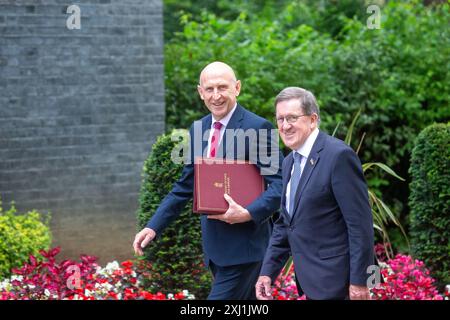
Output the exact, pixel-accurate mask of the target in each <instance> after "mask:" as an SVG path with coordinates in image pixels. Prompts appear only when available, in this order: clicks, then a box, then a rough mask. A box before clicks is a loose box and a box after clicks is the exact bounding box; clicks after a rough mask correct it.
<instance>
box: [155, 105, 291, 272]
mask: <svg viewBox="0 0 450 320" xmlns="http://www.w3.org/2000/svg"><path fill="white" fill-rule="evenodd" d="M211 119H212V116H211V114H209V115H207V116H205V117H204V118H202V119H201V120H200V121H196V122H194V124H193V125H192V126H191V129H190V137H191V160H192V159H193V158H194V157H196V156H201V155H202V154H199V153H203V155H204V154H205V151H206V149H207V146H208V141H207V139H205V140H204V141H203V142H202V143H201V150H200V152H199V150H195V146H194V144H195V143H197V144H198V143H200V140H202V137H203V135H204V133H205V132H206V131H207V130H210V128H211V121H212V120H211ZM197 129H200V130H197ZM226 129H235V131H234V132H239V131H236V130H238V129H241V130H244V132H245V130H247V129H253V130H260V129H273V126H272V124H271V123H270V122H269V121H267V120H265V119H263V118H261V117H259V116H257V115H256V114H254V113H252V112H249V111H247V110H246V109H244V108H243V107H242V106H240V105H239V104H238V105H237V107H236V110H235V111H234V113H233V115H232V117H231V119H230V121H229V123H228V125H227V127H226ZM198 131H201V132H198ZM240 132H241V133H242V131H240ZM254 132H257V133H258V134H257V135H256V136H253V137H251V135H250V136H249V137H248V138H246V139H247V140H246V141H247V142H249V141H250V140H251V141H252V143H255V142H256V143H258V144H257V146H258V149H257V152H258V154H260V153H261V152H263V151H264V152H265V151H268V154H269V155H271V154H272V153H275V155H276V156H275V158H276V159H277V162H278V165H277V168H276V170H275V172H274V173H273V174H271V175H264V179H265V182H266V184H267V188H266V191H265V192H264V193H263V194H262V195H261V196H260V197H259V198H258V199H256V200H255V201H254V202H253V203H251V204H250V205H249V206H247V210H248V211H249V212H250V214H251V216H252V221H249V222H245V223H239V224H233V225H230V224H228V223H225V222H223V221H219V220H211V219H207V216H206V215H202V216H201V217H200V220H201V227H202V243H203V251H204V256H205V264H206V265H208V264H209V261H210V260H212V261H213V262H214V263H215V264H217V265H219V266H230V265H236V264H244V263H250V262H256V261H262V259H263V258H264V253H265V251H266V249H267V245H268V242H269V238H270V233H271V229H272V227H271V223H270V217H271V216H272V214H273V213H274V212H276V211H277V210H278V209H279V207H280V198H281V189H282V182H281V163H282V162H283V156H282V154H281V153H280V151H279V149H278V141H277V142H276V144H275V146H276V148H275V149H274V150H272V148H271V144H270V141H271V140H270V139H267V141H266V142H265V141H262V140H261V139H260V138H261V137H260V134H259V131H254ZM275 136H276V135H275ZM206 137H207V135H206ZM227 138H228V139H227ZM255 139H256V140H255ZM260 140H261V141H260ZM259 142H261V143H259ZM253 146H255V144H253ZM233 147H234V148H233ZM197 149H199V148H197ZM251 150H252V148H251V147H250V144H249V143H246V144H245V148H242V144H239V145H238V143H237V138H236V136H233V138H232V139H230V137H227V132H225V133H224V136H223V139H222V142H221V145H220V146H219V152H218V155H217V156H219V155H223V157H227V158H230V157H233V158H234V159H240V160H247V161H248V160H249V159H250V156H251V153H252V151H251ZM233 151H235V152H233ZM264 162H265V161H262V162H261V161H259V160H258V162H257V166H258V167H259V168H263V167H267V166H265V165H264ZM193 187H194V165H193V162H192V161H191V163H190V164H185V166H184V168H183V172H182V175H181V177H180V179H179V180H178V181H177V182H176V183H175V184H174V185H173V188H172V191H171V192H170V193H169V194H168V195H167V196H166V197H165V198H164V200H163V201H162V202H161V204H160V206H159V208H158V209H157V211H156V212H155V214H154V216H153V217H152V218H151V219H150V221H149V222H148V224H147V227H148V228H151V229H153V230H155V231H156V233H157V234H159V233H161V231H162V230H163V229H164V228H165V227H166V226H167V225H168V224H169V223H170V222H172V221H173V220H175V219H176V218H177V217H178V215H179V214H180V212H181V210H182V209H183V207H184V206H185V205H186V203H187V202H188V201H189V199H191V198H192V196H193Z"/></svg>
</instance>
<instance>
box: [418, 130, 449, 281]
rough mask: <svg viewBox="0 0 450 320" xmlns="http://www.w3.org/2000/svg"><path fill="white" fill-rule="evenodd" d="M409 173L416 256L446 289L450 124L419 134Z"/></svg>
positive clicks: (447, 273)
mask: <svg viewBox="0 0 450 320" xmlns="http://www.w3.org/2000/svg"><path fill="white" fill-rule="evenodd" d="M410 174H411V184H410V188H411V194H410V202H409V204H410V207H411V215H410V218H411V230H410V232H411V242H412V250H413V254H414V256H415V257H416V258H417V259H420V260H423V261H424V262H425V264H426V265H427V267H429V268H430V270H431V272H432V274H433V276H434V277H436V278H437V280H438V282H439V284H440V285H441V286H443V285H445V284H448V283H450V260H449V257H450V242H449V239H450V216H449V213H450V123H447V124H433V125H431V126H429V127H427V128H426V129H424V130H423V131H422V132H421V133H420V134H419V136H418V137H417V139H416V141H415V147H414V149H413V152H412V156H411V167H410Z"/></svg>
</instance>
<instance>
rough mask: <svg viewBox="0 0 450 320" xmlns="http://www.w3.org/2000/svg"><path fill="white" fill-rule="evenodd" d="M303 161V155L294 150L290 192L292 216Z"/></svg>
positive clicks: (290, 211)
mask: <svg viewBox="0 0 450 320" xmlns="http://www.w3.org/2000/svg"><path fill="white" fill-rule="evenodd" d="M301 161H302V155H301V154H299V153H297V152H295V151H294V172H292V175H291V187H290V188H291V190H290V194H289V215H291V216H292V214H293V213H294V207H295V194H296V193H297V187H298V184H299V182H300V176H301V174H302V172H301V167H300V163H301Z"/></svg>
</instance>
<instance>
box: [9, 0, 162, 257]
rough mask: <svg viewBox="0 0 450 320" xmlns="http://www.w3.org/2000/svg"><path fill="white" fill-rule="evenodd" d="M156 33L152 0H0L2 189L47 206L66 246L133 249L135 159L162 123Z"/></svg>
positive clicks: (109, 253)
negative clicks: (77, 13)
mask: <svg viewBox="0 0 450 320" xmlns="http://www.w3.org/2000/svg"><path fill="white" fill-rule="evenodd" d="M71 4H77V5H78V6H79V7H80V9H81V29H80V30H77V29H74V30H69V29H68V28H67V27H66V20H67V18H68V17H69V16H70V14H67V13H66V10H67V7H68V6H69V5H71ZM162 34H163V30H162V1H161V0H110V1H108V0H84V1H74V2H70V1H59V0H40V1H33V0H27V1H24V0H22V1H6V0H0V195H1V197H2V200H3V205H4V207H9V202H10V201H11V200H14V201H15V202H16V206H17V208H18V210H19V211H20V212H23V211H25V210H28V209H39V210H41V211H45V212H46V211H50V212H51V215H52V219H51V227H52V231H53V236H54V245H61V246H62V249H63V255H66V256H69V257H78V255H79V254H81V253H87V254H93V255H97V256H99V257H100V258H101V261H102V262H106V261H110V260H112V259H125V258H128V257H131V255H132V249H131V243H132V240H133V238H134V234H135V231H136V229H135V228H136V226H135V223H136V219H135V210H136V208H137V204H138V192H139V187H140V174H141V169H142V165H143V162H144V160H145V158H146V156H147V155H148V153H149V151H150V148H151V145H152V144H153V143H154V141H155V138H156V136H157V135H159V134H161V133H162V132H163V131H164V117H165V114H164V88H163V40H162Z"/></svg>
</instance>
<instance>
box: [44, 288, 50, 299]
mask: <svg viewBox="0 0 450 320" xmlns="http://www.w3.org/2000/svg"><path fill="white" fill-rule="evenodd" d="M44 294H45V295H46V296H47V297H50V296H51V293H50V291H49V290H48V289H45V290H44Z"/></svg>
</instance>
